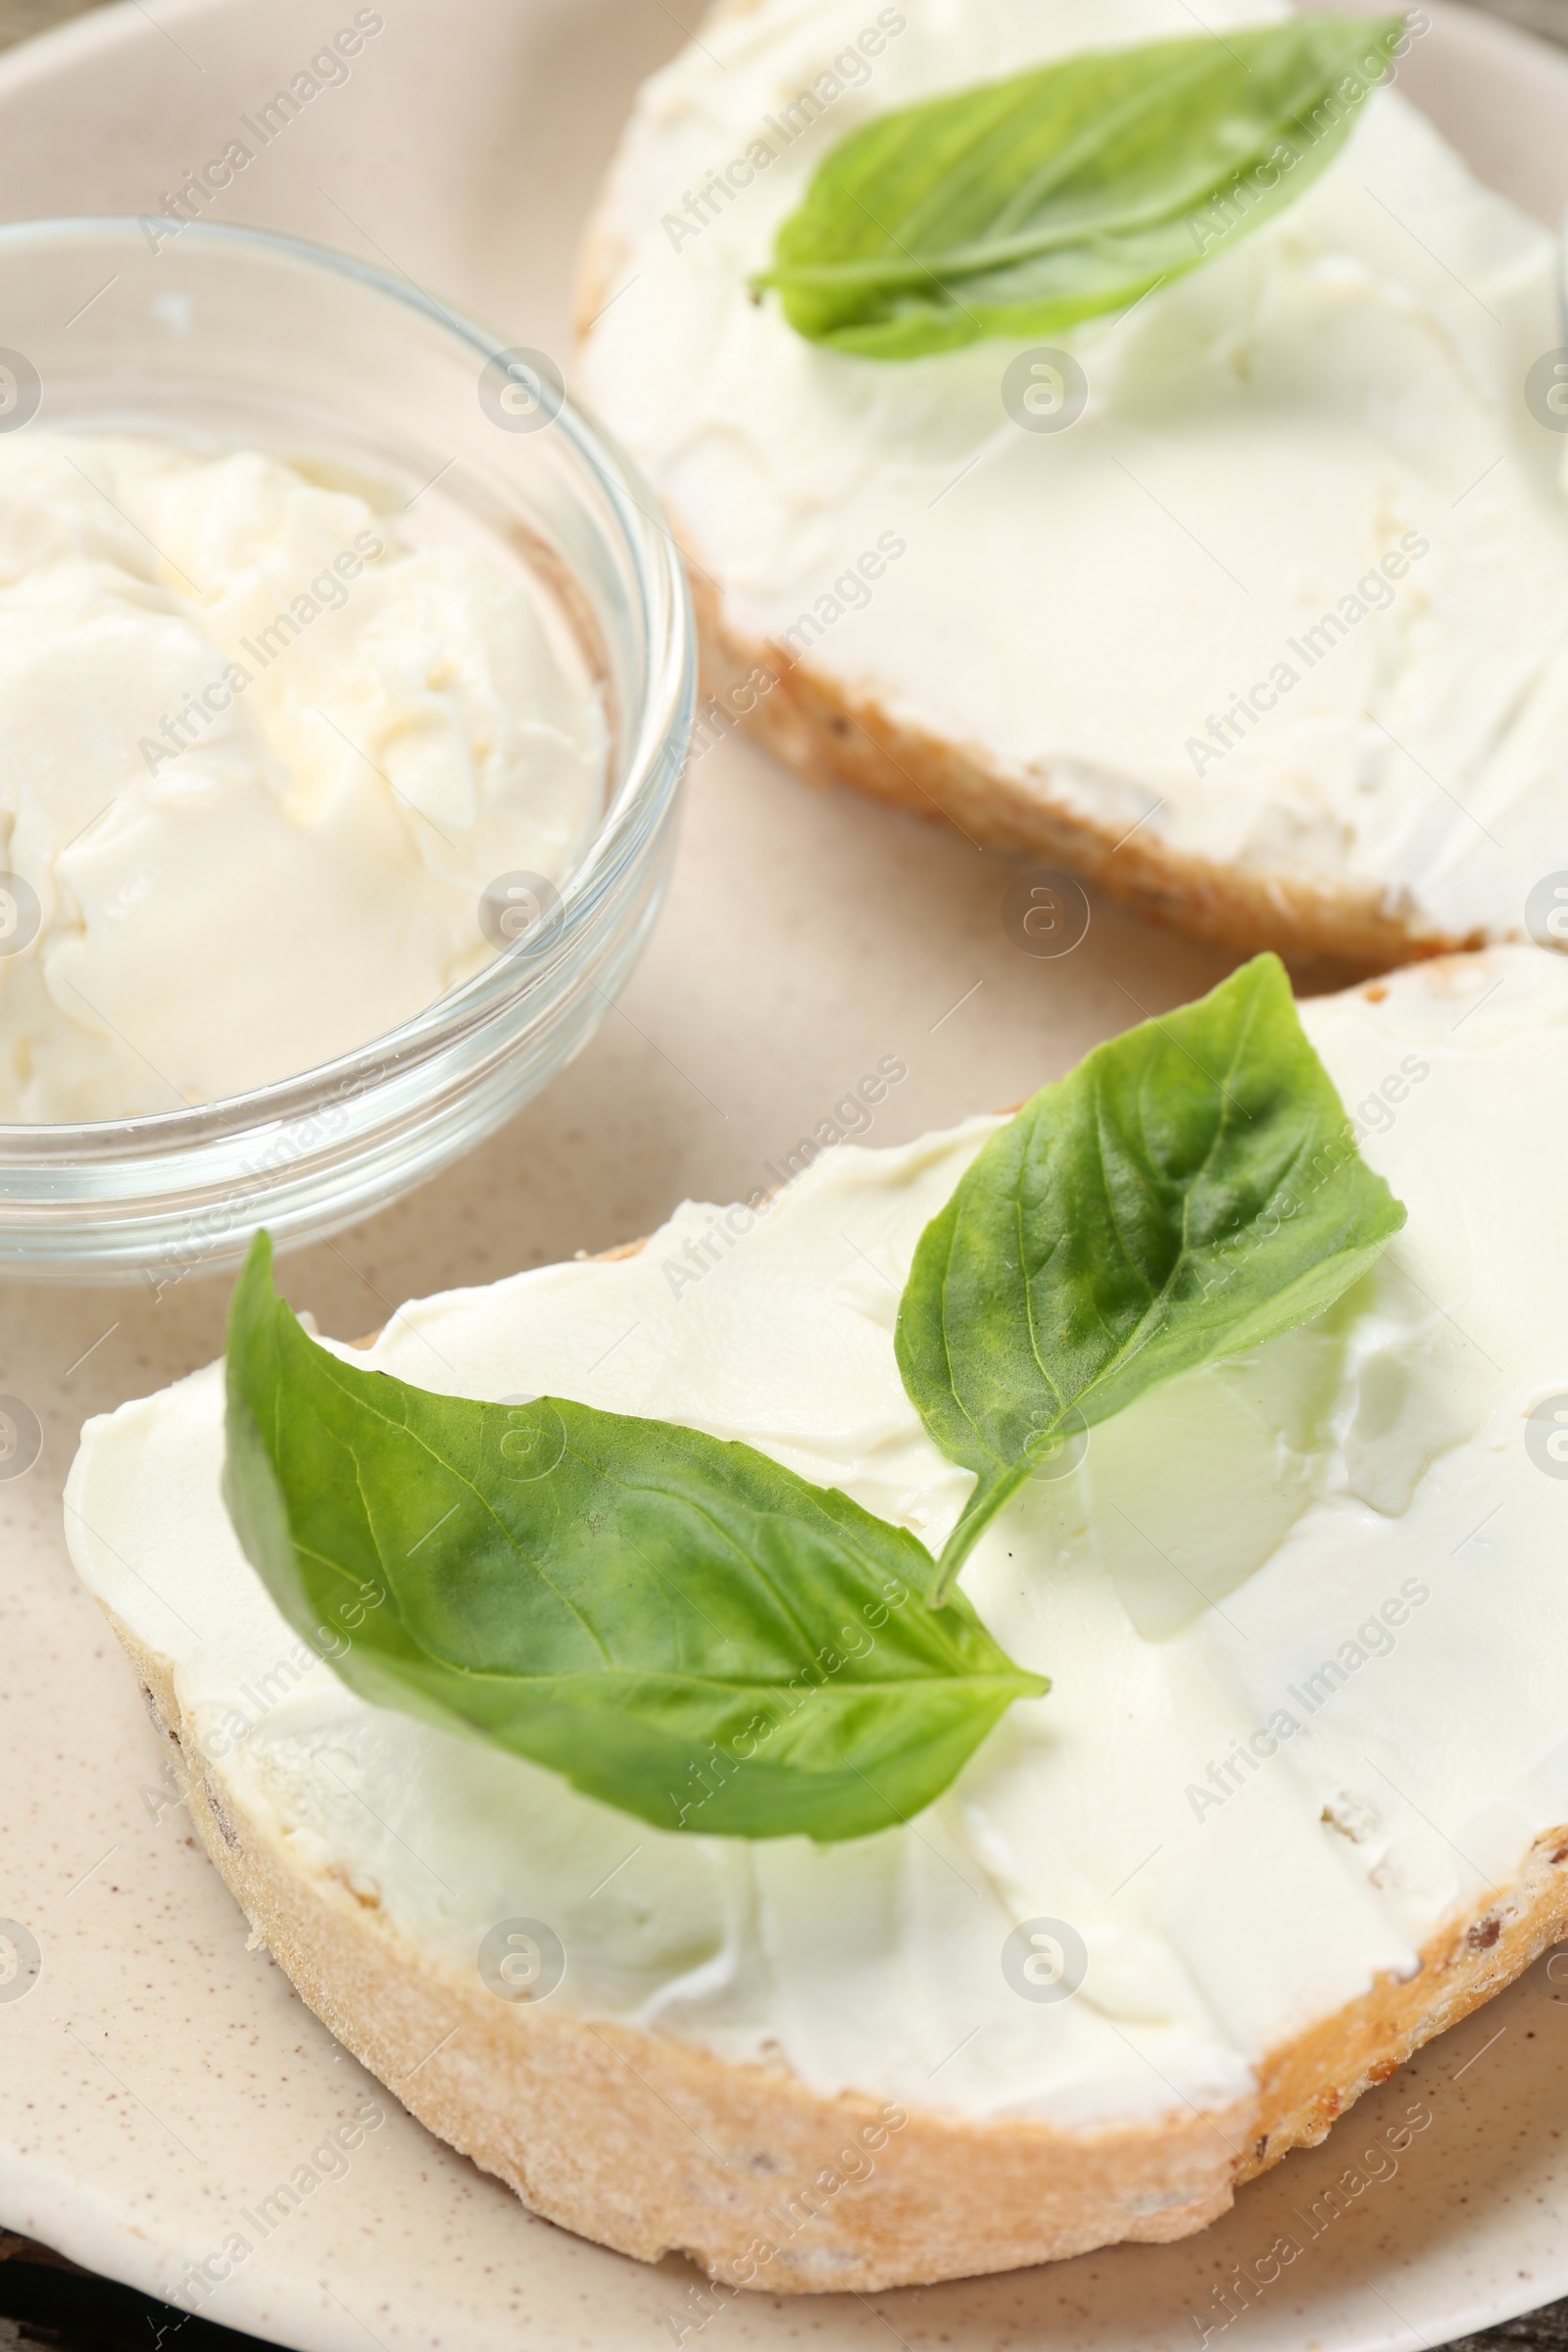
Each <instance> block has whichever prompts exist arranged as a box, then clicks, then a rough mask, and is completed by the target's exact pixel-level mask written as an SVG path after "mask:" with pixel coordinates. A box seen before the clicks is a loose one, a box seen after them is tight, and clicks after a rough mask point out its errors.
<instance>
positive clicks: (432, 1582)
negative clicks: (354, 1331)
mask: <svg viewBox="0 0 1568 2352" xmlns="http://www.w3.org/2000/svg"><path fill="white" fill-rule="evenodd" d="M270 1267H271V1259H270V1245H269V1243H268V1241H267V1238H266V1236H265V1235H263V1236H260V1237H258V1240H257V1241H256V1243H255V1245H254V1246H253V1248H252V1250H251V1254H250V1257H249V1259H248V1261H247V1263H246V1266H245V1270H244V1272H243V1274H242V1275H241V1277H240V1281H239V1284H238V1286H237V1288H236V1291H235V1294H234V1299H233V1304H232V1307H231V1310H230V1316H229V1332H228V1351H227V1406H226V1435H227V1453H226V1460H225V1465H224V1471H223V1495H224V1500H225V1503H226V1504H227V1507H228V1511H229V1515H230V1518H231V1519H232V1521H233V1523H234V1527H235V1529H236V1532H237V1533H238V1536H239V1539H240V1543H241V1545H242V1547H243V1549H244V1551H245V1553H246V1556H247V1557H248V1558H249V1559H250V1561H251V1562H252V1564H253V1565H254V1567H255V1568H256V1569H257V1571H258V1573H259V1574H260V1576H261V1578H262V1580H263V1582H264V1584H266V1586H267V1587H268V1589H269V1591H270V1593H271V1594H272V1597H273V1599H274V1600H275V1601H276V1603H277V1605H278V1607H279V1609H280V1610H281V1612H282V1614H283V1616H284V1617H285V1618H286V1619H287V1620H288V1622H289V1624H290V1625H291V1626H292V1628H293V1629H294V1631H295V1632H296V1633H297V1634H299V1635H300V1636H301V1637H302V1638H303V1639H304V1640H305V1641H306V1642H309V1643H310V1644H311V1645H312V1646H313V1647H314V1648H316V1649H317V1650H318V1652H319V1654H321V1655H324V1656H326V1657H327V1658H328V1659H329V1662H330V1663H331V1664H332V1665H333V1667H334V1668H335V1670H336V1671H337V1673H338V1674H339V1675H340V1676H341V1678H342V1679H343V1681H344V1682H346V1683H347V1684H348V1685H349V1687H350V1688H351V1689H352V1690H355V1691H358V1692H359V1693H360V1695H361V1696H363V1697H365V1698H367V1699H368V1700H370V1701H371V1702H372V1703H374V1704H377V1705H382V1706H391V1707H397V1708H401V1709H403V1710H404V1711H406V1712H410V1713H414V1714H417V1715H420V1716H423V1717H425V1718H426V1719H428V1720H431V1721H433V1722H435V1723H438V1724H440V1725H442V1726H444V1727H445V1728H447V1729H449V1730H459V1731H464V1732H467V1733H469V1734H473V1735H477V1736H478V1737H480V1738H481V1739H484V1740H490V1741H492V1742H494V1743H495V1744H496V1745H498V1746H500V1747H502V1748H505V1749H508V1750H510V1751H511V1752H513V1753H515V1754H517V1755H521V1756H527V1757H530V1758H531V1759H532V1760H533V1761H534V1762H535V1763H539V1764H543V1765H545V1766H548V1767H549V1768H550V1769H552V1770H554V1771H557V1772H560V1773H562V1774H563V1775H564V1777H565V1778H566V1779H567V1780H568V1781H570V1782H571V1783H572V1784H573V1786H574V1787H576V1788H578V1789H583V1790H585V1791H586V1792H587V1793H588V1794H589V1795H592V1796H596V1797H599V1798H602V1799H603V1800H604V1801H605V1802H606V1803H608V1804H612V1805H615V1806H618V1807H619V1808H620V1809H621V1810H622V1811H624V1812H627V1813H631V1814H635V1815H636V1816H637V1817H638V1818H639V1819H641V1820H644V1821H648V1822H652V1823H653V1824H654V1825H655V1826H656V1827H658V1828H661V1829H665V1830H676V1829H684V1830H687V1831H693V1832H704V1833H709V1834H714V1835H724V1836H731V1837H746V1838H778V1837H785V1836H788V1835H791V1834H793V1833H797V1832H804V1833H806V1834H807V1835H809V1836H810V1837H812V1838H817V1839H820V1840H823V1841H828V1840H833V1839H840V1838H858V1837H864V1836H866V1835H868V1834H869V1833H871V1832H873V1831H877V1830H882V1829H886V1828H888V1827H890V1826H891V1825H893V1824H894V1823H897V1822H900V1821H904V1820H906V1819H907V1818H908V1817H909V1816H910V1815H911V1814H913V1813H917V1812H919V1811H920V1809H921V1808H922V1807H923V1806H925V1805H927V1804H929V1803H930V1802H931V1801H932V1799H933V1798H934V1797H936V1796H937V1795H939V1794H940V1793H941V1791H942V1790H943V1789H945V1788H946V1787H947V1786H948V1785H949V1783H950V1782H951V1781H952V1780H953V1779H954V1777H955V1775H956V1773H957V1772H958V1771H959V1770H960V1769H961V1767H962V1766H963V1764H964V1763H965V1762H966V1761H967V1759H968V1757H969V1756H970V1755H971V1754H972V1753H973V1751H974V1750H975V1748H976V1747H978V1746H979V1744H980V1742H981V1741H982V1740H984V1739H985V1738H986V1736H987V1734H988V1733H989V1732H990V1731H991V1730H992V1728H993V1726H994V1725H995V1724H996V1723H997V1721H998V1720H999V1718H1000V1717H1001V1716H1002V1714H1003V1713H1004V1712H1005V1709H1006V1708H1007V1707H1008V1706H1009V1705H1010V1704H1011V1702H1012V1701H1013V1700H1014V1699H1015V1698H1019V1697H1032V1696H1038V1695H1039V1694H1040V1693H1042V1692H1043V1691H1046V1690H1047V1689H1048V1688H1049V1686H1048V1684H1047V1683H1046V1682H1045V1681H1044V1680H1043V1679H1042V1678H1041V1677H1040V1676H1038V1675H1034V1674H1029V1673H1026V1672H1024V1671H1023V1669H1021V1668H1020V1667H1017V1666H1015V1665H1014V1664H1013V1663H1012V1661H1011V1660H1010V1659H1009V1658H1007V1656H1006V1655H1005V1652H1004V1651H1003V1650H1001V1649H1000V1648H999V1647H998V1645H997V1644H996V1642H993V1641H992V1639H991V1637H990V1635H989V1634H988V1633H987V1632H986V1631H985V1628H984V1627H983V1626H982V1625H981V1623H980V1621H979V1619H978V1618H977V1617H976V1616H975V1615H974V1613H973V1611H972V1610H969V1609H967V1608H961V1609H957V1610H944V1611H941V1612H938V1611H936V1610H934V1609H932V1608H931V1606H930V1605H929V1603H930V1594H931V1588H932V1583H933V1580H934V1577H935V1573H936V1571H935V1563H934V1562H933V1560H932V1558H931V1555H930V1554H929V1552H927V1551H926V1550H925V1549H924V1547H923V1546H922V1545H921V1544H919V1543H917V1542H916V1540H915V1538H914V1537H913V1536H911V1535H909V1534H908V1533H907V1532H906V1531H905V1530H903V1529H899V1528H894V1527H890V1526H888V1525H887V1524H886V1523H885V1522H884V1521H882V1520H880V1519H877V1518H874V1517H873V1516H872V1515H871V1513H870V1512H868V1511H865V1510H862V1509H861V1508H860V1506H859V1505H858V1503H855V1502H852V1501H851V1500H850V1499H849V1497H848V1496H847V1495H841V1494H839V1493H837V1492H835V1491H834V1490H832V1489H829V1488H819V1487H813V1486H811V1485H810V1484H809V1482H808V1481H807V1480H805V1479H803V1478H799V1477H797V1476H796V1475H795V1473H794V1472H792V1471H789V1470H786V1469H783V1468H781V1467H780V1466H779V1465H778V1464H777V1463H775V1462H773V1461H770V1460H769V1459H768V1458H767V1456H766V1455H764V1454H761V1453H760V1452H758V1451H756V1450H755V1449H754V1448H753V1447H751V1446H741V1445H733V1444H726V1443H723V1442H721V1441H719V1440H718V1439H715V1438H710V1437H707V1436H704V1435H703V1434H702V1433H700V1432H698V1431H695V1430H690V1429H680V1428H676V1427H673V1426H672V1425H670V1424H668V1423H665V1422H661V1421H650V1420H638V1419H632V1418H629V1417H627V1416H625V1415H622V1414H617V1413H606V1412H598V1411H595V1410H594V1409H592V1408H591V1407H589V1406H587V1405H581V1404H574V1403H571V1402H569V1401H568V1400H566V1399H564V1398H562V1397H541V1398H537V1399H535V1400H534V1401H533V1402H531V1403H529V1404H526V1405H522V1406H516V1405H514V1406H508V1405H503V1404H487V1403H478V1402H474V1401H472V1400H469V1399H466V1398H463V1397H440V1396H435V1395H432V1394H430V1393H428V1392H427V1391H424V1390H422V1389H415V1388H410V1387H408V1386H407V1385H406V1384H405V1383H403V1382H402V1381H399V1380H396V1379H393V1378H392V1377H391V1376H390V1375H388V1374H386V1373H384V1372H375V1371H371V1370H369V1369H368V1368H364V1367H361V1366H357V1365H353V1364H347V1363H345V1362H344V1361H343V1360H342V1359H341V1358H340V1357H338V1356H336V1355H334V1354H333V1353H332V1352H331V1351H330V1350H329V1349H327V1348H322V1347H320V1346H319V1345H318V1344H317V1343H316V1342H315V1341H314V1340H312V1339H311V1338H310V1337H309V1335H308V1334H307V1333H306V1332H305V1331H304V1330H303V1329H302V1328H301V1326H300V1324H299V1323H298V1321H297V1320H296V1319H295V1317H294V1315H293V1314H292V1313H291V1312H290V1310H289V1308H288V1307H287V1306H286V1305H285V1304H284V1303H283V1301H282V1300H281V1299H279V1298H278V1297H277V1295H276V1292H275V1291H274V1289H273V1287H272V1280H271V1270H270ZM375 1595H380V1596H381V1597H380V1598H376V1597H374V1596H375ZM368 1596H369V1597H368ZM350 1626H352V1627H353V1628H354V1630H353V1632H352V1635H350V1634H349V1633H348V1632H347V1631H346V1630H345V1629H347V1628H348V1627H350Z"/></svg>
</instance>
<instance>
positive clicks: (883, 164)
mask: <svg viewBox="0 0 1568 2352" xmlns="http://www.w3.org/2000/svg"><path fill="white" fill-rule="evenodd" d="M1403 30H1404V21H1403V19H1402V17H1397V16H1390V17H1376V18H1373V19H1371V20H1370V21H1369V20H1368V19H1367V18H1365V17H1342V16H1300V17H1293V18H1291V19H1290V20H1289V21H1288V22H1287V23H1285V24H1281V25H1259V26H1254V27H1252V28H1250V29H1244V30H1240V31H1236V32H1229V33H1227V34H1226V35H1225V37H1224V39H1223V40H1221V39H1220V38H1219V37H1218V36H1217V35H1216V36H1207V37H1199V38H1195V39H1182V40H1170V41H1150V42H1145V43H1141V44H1139V45H1137V46H1135V47H1132V48H1124V49H1104V50H1092V51H1089V52H1087V53H1086V54H1084V55H1081V56H1077V57H1069V58H1066V59H1063V60H1061V61H1059V62H1058V63H1056V64H1054V65H1049V66H1042V67H1040V68H1038V69H1036V70H1035V71H1033V72H1031V73H1018V74H1014V75H1012V76H1011V77H1010V78H1009V79H1007V80H1005V81H994V82H984V83H982V84H981V85H980V86H979V87H977V88H975V89H968V90H959V91H956V92H955V93H954V94H952V95H951V96H948V97H943V98H933V99H928V100H926V101H925V102H923V103H922V104H919V105H916V106H907V107H901V108H899V109H898V110H897V111H896V112H894V113H892V114H887V115H882V116H880V117H878V119H877V120H876V121H875V122H872V123H866V124H865V126H864V127H863V128H862V129H860V130H858V131H854V132H852V133H851V135H850V136H849V137H848V138H847V139H844V140H842V141H841V142H840V144H839V145H838V146H837V147H835V148H834V149H833V151H832V152H831V154H829V155H828V156H827V157H826V158H825V159H824V160H823V162H822V164H821V165H820V166H819V168H818V170H817V172H816V174H815V176H814V178H813V179H812V181H811V184H810V187H809V190H808V192H807V195H806V200H805V202H804V203H803V204H802V205H801V206H800V208H799V209H798V210H797V211H796V212H794V213H792V214H791V215H790V217H789V219H788V220H787V221H785V222H784V223H783V225H782V226H781V228H780V229H779V232H778V236H777V239H776V241H775V244H774V249H773V267H772V269H771V270H768V271H766V272H764V273H763V274H762V275H761V276H760V277H759V278H758V280H757V281H756V282H757V284H758V286H760V287H765V286H776V287H777V288H778V289H779V290H780V292H781V294H782V296H783V301H784V315H785V317H786V318H787V319H788V320H789V322H790V324H791V326H793V327H794V328H795V329H796V331H797V333H799V334H802V335H805V336H806V337H808V338H809V340H810V341H811V342H814V343H828V344H831V345H833V346H834V347H835V348H836V349H837V350H839V351H845V352H858V353H859V354H861V355H862V356H863V357H865V358H868V359H877V360H909V359H916V358H919V357H921V356H922V355H923V354H925V353H927V352H933V351H950V350H954V349H956V347H957V346H958V345H960V344H965V343H974V342H978V341H979V340H980V339H981V338H982V337H984V336H987V335H1033V334H1049V333H1054V332H1055V331H1057V330H1059V329H1060V328H1063V327H1067V326H1070V325H1072V324H1073V323H1074V321H1075V320H1077V319H1093V318H1097V317H1099V316H1100V315H1102V314H1103V313H1104V312H1107V311H1114V310H1120V309H1121V308H1123V306H1125V305H1127V304H1131V303H1134V302H1136V301H1138V300H1139V299H1140V298H1141V297H1142V296H1143V295H1144V294H1146V293H1148V292H1149V291H1150V289H1151V288H1152V287H1153V286H1156V285H1160V284H1162V283H1164V282H1165V281H1166V280H1168V279H1170V278H1174V277H1179V276H1181V275H1183V274H1184V273H1185V272H1186V271H1187V270H1192V269H1195V268H1196V267H1197V266H1198V264H1199V263H1200V262H1201V261H1203V260H1204V259H1205V258H1206V257H1208V256H1209V255H1212V254H1214V253H1217V252H1219V251H1220V250H1221V249H1222V248H1223V247H1224V246H1226V245H1227V244H1228V243H1229V242H1230V241H1231V239H1232V237H1233V236H1235V235H1237V234H1239V233H1241V232H1243V231H1245V230H1248V229H1252V228H1256V227H1257V226H1259V225H1260V224H1261V223H1262V222H1263V221H1267V220H1269V219H1270V218H1272V216H1273V215H1274V214H1276V213H1278V212H1281V211H1283V209H1284V208H1285V206H1287V205H1288V204H1290V203H1291V202H1293V200H1294V199H1295V198H1296V197H1297V196H1299V194H1300V193H1301V192H1302V191H1303V189H1305V188H1306V187H1307V186H1308V185H1309V184H1310V182H1311V181H1312V180H1314V179H1315V178H1316V177H1317V175H1318V173H1319V172H1321V171H1322V170H1323V169H1324V167H1325V165H1327V164H1328V163H1330V162H1331V161H1332V159H1333V158H1334V156H1335V155H1337V154H1338V152H1339V150H1340V148H1341V147H1342V146H1343V145H1344V143H1345V140H1346V138H1347V137H1348V134H1349V130H1350V126H1351V124H1352V123H1353V122H1354V121H1355V118H1356V115H1357V112H1358V111H1359V108H1360V105H1361V103H1362V101H1363V99H1364V98H1365V96H1366V93H1367V90H1368V89H1369V88H1370V87H1371V86H1372V85H1373V84H1374V83H1375V82H1376V81H1378V80H1379V79H1380V78H1381V77H1382V75H1383V74H1384V73H1385V72H1386V71H1387V68H1388V64H1389V60H1390V57H1391V55H1392V52H1393V50H1394V47H1395V45H1396V43H1397V41H1398V40H1399V39H1400V38H1401V36H1402V34H1403Z"/></svg>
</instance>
